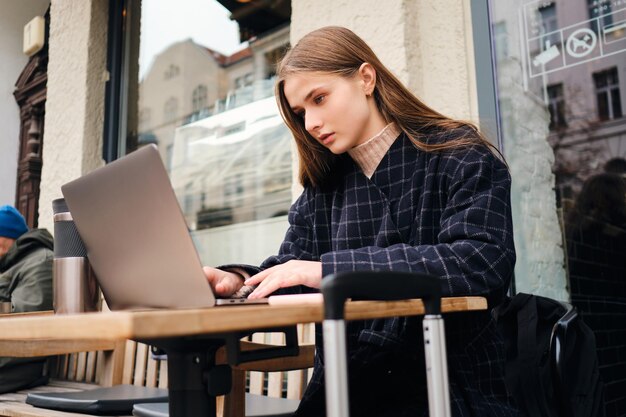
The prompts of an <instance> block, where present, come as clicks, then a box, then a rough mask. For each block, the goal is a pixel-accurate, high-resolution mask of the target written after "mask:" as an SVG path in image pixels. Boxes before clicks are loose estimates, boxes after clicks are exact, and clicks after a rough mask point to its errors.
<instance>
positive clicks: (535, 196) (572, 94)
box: [491, 0, 626, 416]
mask: <svg viewBox="0 0 626 417" xmlns="http://www.w3.org/2000/svg"><path fill="white" fill-rule="evenodd" d="M491 7H492V10H493V16H492V19H493V22H492V25H493V32H494V33H495V34H496V37H495V39H494V40H493V47H494V49H495V54H494V55H495V57H496V71H497V79H498V86H497V95H498V100H499V104H500V109H501V114H500V118H501V121H502V136H503V137H502V140H503V144H504V154H505V156H506V158H507V161H508V164H509V167H510V170H511V176H512V179H513V185H512V205H513V216H514V227H515V239H516V240H515V244H516V249H517V251H518V260H517V264H516V270H515V276H516V289H517V290H518V291H524V292H533V293H539V294H543V295H547V296H549V297H553V298H557V299H563V300H568V299H569V300H571V301H572V303H573V304H574V305H576V306H577V307H578V308H579V310H581V311H582V313H583V317H584V318H585V321H586V322H587V324H589V325H590V327H591V328H592V329H593V330H594V333H595V335H596V343H597V346H598V356H599V359H600V364H601V369H600V371H601V373H602V378H603V379H604V382H605V385H606V387H607V389H606V393H607V398H606V404H607V408H606V411H607V415H608V416H618V415H626V407H624V406H623V404H626V402H625V401H626V394H624V391H623V390H622V389H621V388H620V384H621V383H622V382H621V381H623V372H621V369H622V368H621V367H622V366H623V362H621V359H619V358H620V357H621V356H620V355H622V356H623V355H626V323H625V322H624V321H623V320H616V319H615V318H616V317H623V316H626V256H624V254H625V253H626V188H625V187H626V119H625V118H624V117H623V109H622V103H623V102H624V98H625V94H626V93H625V91H624V89H625V87H624V81H625V80H624V78H626V2H625V1H623V0H588V1H583V2H572V1H569V0H555V1H532V0H524V1H517V0H497V1H495V0H492V1H491ZM502 28H506V30H503V29H502ZM518 45H520V47H519V48H518V47H517V46H518ZM609 335H610V336H609ZM617 352H620V353H619V355H618V356H614V355H615V354H616V353H617ZM624 357H626V356H624Z"/></svg>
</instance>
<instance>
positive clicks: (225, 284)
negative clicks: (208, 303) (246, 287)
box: [202, 266, 243, 297]
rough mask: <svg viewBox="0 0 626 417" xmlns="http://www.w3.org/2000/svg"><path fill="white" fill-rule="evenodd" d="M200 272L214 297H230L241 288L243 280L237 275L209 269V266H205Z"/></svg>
mask: <svg viewBox="0 0 626 417" xmlns="http://www.w3.org/2000/svg"><path fill="white" fill-rule="evenodd" d="M202 270H203V271H204V275H206V279H207V281H209V284H211V288H213V292H214V293H215V295H218V296H220V297H230V296H231V295H233V294H234V293H236V292H237V291H238V290H239V289H240V288H241V287H243V279H242V277H241V275H239V274H236V273H234V272H228V271H222V270H221V269H217V268H211V267H210V266H205V267H203V268H202Z"/></svg>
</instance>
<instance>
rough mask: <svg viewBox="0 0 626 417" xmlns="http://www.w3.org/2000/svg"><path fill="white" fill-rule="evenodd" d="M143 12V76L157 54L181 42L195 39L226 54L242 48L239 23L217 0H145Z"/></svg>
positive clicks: (141, 69)
mask: <svg viewBox="0 0 626 417" xmlns="http://www.w3.org/2000/svg"><path fill="white" fill-rule="evenodd" d="M141 14H142V17H141V44H140V50H139V68H140V69H139V77H140V78H143V76H144V75H145V74H146V72H147V71H148V69H149V67H150V65H151V64H152V60H153V58H154V56H155V55H157V54H158V53H160V52H161V51H163V50H164V49H165V48H167V47H168V46H169V45H170V44H172V43H174V42H177V41H181V40H184V39H188V38H192V39H193V40H194V41H195V42H196V43H199V44H201V45H204V46H207V47H209V48H211V49H214V50H216V51H218V52H221V53H222V54H225V55H230V54H232V53H233V52H235V51H237V50H239V49H241V48H242V45H241V44H240V43H239V29H238V25H237V23H236V22H234V21H231V20H230V19H229V17H228V16H229V15H230V12H229V11H228V10H226V9H225V8H224V7H223V6H222V5H221V4H219V3H218V2H217V1H216V0H176V1H168V0H143V1H142V10H141Z"/></svg>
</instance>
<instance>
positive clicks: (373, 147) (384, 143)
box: [348, 122, 400, 178]
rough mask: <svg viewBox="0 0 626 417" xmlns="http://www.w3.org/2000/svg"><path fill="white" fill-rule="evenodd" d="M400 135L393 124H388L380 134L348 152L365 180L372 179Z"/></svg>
mask: <svg viewBox="0 0 626 417" xmlns="http://www.w3.org/2000/svg"><path fill="white" fill-rule="evenodd" d="M399 135H400V129H399V128H398V126H397V125H396V124H395V123H393V122H392V123H389V124H388V125H387V126H385V127H384V128H383V130H381V131H380V132H378V133H377V134H375V135H374V136H373V137H371V138H370V139H368V140H367V142H365V143H362V144H360V145H359V146H356V147H354V148H352V149H350V150H349V151H348V154H349V155H350V156H351V157H352V159H353V160H354V162H356V163H357V165H358V166H359V167H360V168H361V171H363V174H365V176H367V178H372V175H374V171H375V170H376V168H377V167H378V164H380V161H382V159H383V157H384V156H385V154H386V153H387V151H388V150H389V148H390V147H391V144H392V143H393V142H394V141H395V140H396V138H397V137H398V136H399Z"/></svg>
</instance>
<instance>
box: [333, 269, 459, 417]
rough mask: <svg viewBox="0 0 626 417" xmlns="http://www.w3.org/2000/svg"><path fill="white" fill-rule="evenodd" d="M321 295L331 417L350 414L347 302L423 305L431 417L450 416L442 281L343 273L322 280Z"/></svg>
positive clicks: (415, 276) (405, 274) (401, 274)
mask: <svg viewBox="0 0 626 417" xmlns="http://www.w3.org/2000/svg"><path fill="white" fill-rule="evenodd" d="M322 294H323V295H324V323H323V332H324V358H325V378H326V415H327V417H348V415H349V411H348V410H349V404H348V364H347V347H346V328H345V321H344V305H345V301H346V300H347V299H348V298H351V299H353V300H356V299H359V300H404V299H411V298H421V299H422V300H423V302H424V309H425V313H426V314H425V316H424V324H423V328H424V347H425V349H424V350H425V354H426V374H427V375H426V376H427V383H428V404H429V411H430V417H449V416H450V393H449V391H448V366H447V358H446V343H445V331H444V325H443V319H442V318H441V282H440V280H439V279H438V278H437V277H435V276H432V275H427V274H419V273H408V272H382V271H381V272H373V271H363V272H342V273H337V274H334V275H329V276H328V277H325V278H324V279H323V280H322ZM415 377H416V378H417V377H418V376H417V375H416V376H415ZM415 395H417V393H416V394H415Z"/></svg>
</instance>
